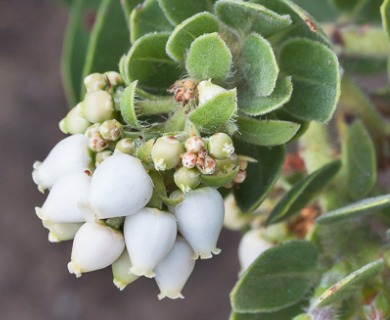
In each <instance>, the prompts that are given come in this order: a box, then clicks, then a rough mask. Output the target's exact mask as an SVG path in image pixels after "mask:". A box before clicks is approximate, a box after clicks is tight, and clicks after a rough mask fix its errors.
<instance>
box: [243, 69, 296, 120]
mask: <svg viewBox="0 0 390 320" xmlns="http://www.w3.org/2000/svg"><path fill="white" fill-rule="evenodd" d="M292 90H293V88H292V82H291V77H285V78H281V79H278V80H277V81H276V87H275V90H274V91H273V92H272V94H271V95H270V96H268V97H256V96H255V95H253V93H251V92H250V91H246V92H244V93H242V94H240V95H239V96H238V108H239V110H240V111H242V112H243V113H245V114H247V115H250V116H260V115H264V114H267V113H270V112H272V111H275V110H277V109H279V108H281V107H282V106H283V105H284V104H285V103H286V102H288V101H289V100H290V97H291V93H292Z"/></svg>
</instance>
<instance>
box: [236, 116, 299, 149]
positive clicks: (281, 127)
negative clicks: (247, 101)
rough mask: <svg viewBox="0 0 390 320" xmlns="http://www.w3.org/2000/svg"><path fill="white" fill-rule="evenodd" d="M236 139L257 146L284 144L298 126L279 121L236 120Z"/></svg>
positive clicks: (245, 118)
mask: <svg viewBox="0 0 390 320" xmlns="http://www.w3.org/2000/svg"><path fill="white" fill-rule="evenodd" d="M237 125H238V128H239V133H237V134H236V138H237V139H241V140H243V141H245V142H248V143H251V144H255V145H257V146H276V145H281V144H285V143H286V142H288V141H289V140H291V138H292V137H294V135H295V133H296V132H297V131H298V129H299V124H297V123H294V122H289V121H280V120H257V119H253V118H247V117H239V118H238V119H237Z"/></svg>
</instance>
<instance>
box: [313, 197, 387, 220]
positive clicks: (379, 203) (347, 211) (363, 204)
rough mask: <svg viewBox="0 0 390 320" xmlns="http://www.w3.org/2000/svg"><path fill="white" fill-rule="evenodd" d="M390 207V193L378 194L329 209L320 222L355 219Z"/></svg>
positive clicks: (320, 218)
mask: <svg viewBox="0 0 390 320" xmlns="http://www.w3.org/2000/svg"><path fill="white" fill-rule="evenodd" d="M387 207H390V195H383V196H377V197H372V198H367V199H364V200H360V201H357V202H355V203H352V204H350V205H348V206H345V207H342V208H339V209H336V210H332V211H329V212H327V213H325V214H323V215H321V216H320V217H319V218H317V220H316V221H317V222H318V223H324V224H325V223H332V222H337V221H341V220H348V219H354V218H357V217H360V216H364V215H367V214H371V213H373V212H377V211H380V210H382V209H384V208H387Z"/></svg>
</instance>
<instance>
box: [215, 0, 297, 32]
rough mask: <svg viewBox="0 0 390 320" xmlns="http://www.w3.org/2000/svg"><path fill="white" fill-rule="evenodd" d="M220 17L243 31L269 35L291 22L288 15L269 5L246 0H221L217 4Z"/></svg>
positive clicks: (234, 27) (230, 25) (227, 23)
mask: <svg viewBox="0 0 390 320" xmlns="http://www.w3.org/2000/svg"><path fill="white" fill-rule="evenodd" d="M215 12H216V14H217V16H218V18H219V19H220V20H221V21H222V22H223V23H224V24H226V25H228V26H229V27H232V28H233V29H236V30H239V31H240V32H243V33H251V32H256V33H259V34H261V35H262V36H263V37H268V36H270V35H272V34H274V33H277V32H278V31H280V30H283V29H285V28H287V27H288V26H289V25H290V24H291V19H290V17H289V16H287V15H283V16H282V15H279V14H277V13H276V12H273V11H271V10H269V9H268V8H267V7H265V6H262V5H259V4H255V3H250V2H244V1H235V0H219V1H218V2H217V3H216V4H215Z"/></svg>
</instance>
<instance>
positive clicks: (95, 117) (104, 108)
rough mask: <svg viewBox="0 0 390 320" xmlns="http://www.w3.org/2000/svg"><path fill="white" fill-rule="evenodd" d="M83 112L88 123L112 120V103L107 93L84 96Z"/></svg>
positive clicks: (96, 92)
mask: <svg viewBox="0 0 390 320" xmlns="http://www.w3.org/2000/svg"><path fill="white" fill-rule="evenodd" d="M83 111H84V116H85V117H86V118H87V119H88V120H89V121H90V122H92V123H96V122H103V121H105V120H108V119H112V118H113V113H114V101H113V100H112V97H111V95H110V94H109V93H108V92H106V91H102V90H99V91H95V92H92V93H89V94H87V95H86V97H85V100H84V104H83Z"/></svg>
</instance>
